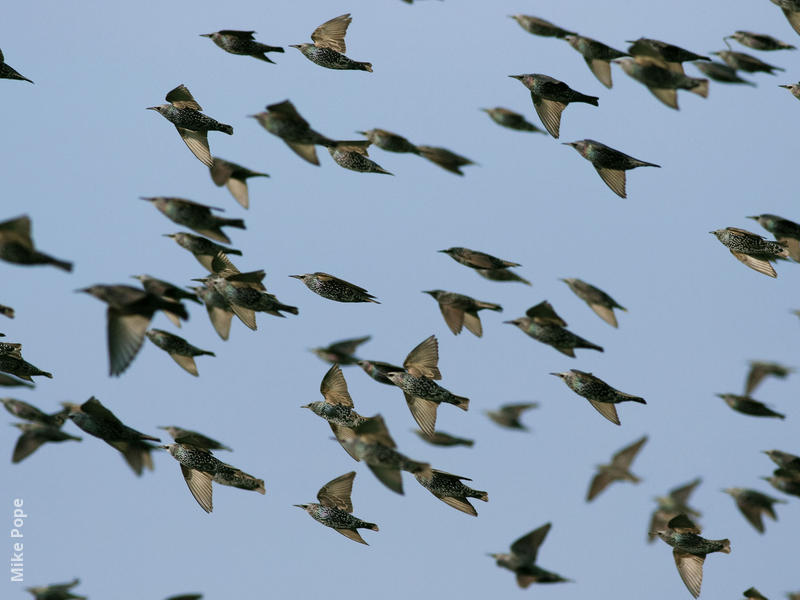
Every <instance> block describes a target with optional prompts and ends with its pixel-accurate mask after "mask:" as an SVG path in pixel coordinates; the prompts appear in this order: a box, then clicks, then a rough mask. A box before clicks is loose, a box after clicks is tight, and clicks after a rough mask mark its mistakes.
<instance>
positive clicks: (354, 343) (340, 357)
mask: <svg viewBox="0 0 800 600" xmlns="http://www.w3.org/2000/svg"><path fill="white" fill-rule="evenodd" d="M371 338H372V336H369V335H365V336H364V337H360V338H353V339H347V340H339V341H338V342H334V343H332V344H329V345H328V346H324V347H320V348H312V349H311V351H312V352H313V353H314V354H316V355H317V356H319V357H320V358H321V359H322V360H324V361H325V362H329V363H331V364H338V365H341V366H345V365H355V364H358V362H359V359H358V358H356V357H355V356H354V354H355V351H356V349H357V348H358V347H359V346H360V345H361V344H363V343H365V342H368V341H369V340H370V339H371Z"/></svg>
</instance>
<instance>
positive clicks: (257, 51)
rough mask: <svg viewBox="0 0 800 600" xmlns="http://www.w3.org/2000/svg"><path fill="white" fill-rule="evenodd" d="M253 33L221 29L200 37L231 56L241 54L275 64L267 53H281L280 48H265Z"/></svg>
mask: <svg viewBox="0 0 800 600" xmlns="http://www.w3.org/2000/svg"><path fill="white" fill-rule="evenodd" d="M254 33H255V31H236V30H234V29H223V30H221V31H217V32H215V33H201V34H200V37H207V38H210V39H211V41H212V42H214V43H215V44H216V45H217V46H219V47H220V48H222V49H223V50H225V52H230V53H231V54H241V55H244V56H252V57H253V58H257V59H258V60H263V61H264V62H268V63H272V64H273V65H274V64H275V61H273V60H270V59H269V57H267V52H283V48H281V47H280V46H267V45H266V44H262V43H260V42H257V41H255V39H254V38H253V34H254Z"/></svg>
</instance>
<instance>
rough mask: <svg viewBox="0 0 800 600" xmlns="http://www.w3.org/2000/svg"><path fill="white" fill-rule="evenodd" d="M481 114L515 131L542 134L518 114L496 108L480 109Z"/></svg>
mask: <svg viewBox="0 0 800 600" xmlns="http://www.w3.org/2000/svg"><path fill="white" fill-rule="evenodd" d="M481 110H482V111H483V112H485V113H486V114H487V115H489V116H490V117H491V118H492V121H494V122H495V123H497V124H498V125H501V126H503V127H507V128H508V129H514V130H516V131H534V132H536V133H544V131H542V130H541V129H539V128H538V127H537V126H536V125H534V124H533V123H529V122H528V121H527V119H525V117H524V116H523V115H521V114H519V113H518V112H514V111H513V110H509V109H507V108H502V107H500V106H497V107H495V108H482V109H481Z"/></svg>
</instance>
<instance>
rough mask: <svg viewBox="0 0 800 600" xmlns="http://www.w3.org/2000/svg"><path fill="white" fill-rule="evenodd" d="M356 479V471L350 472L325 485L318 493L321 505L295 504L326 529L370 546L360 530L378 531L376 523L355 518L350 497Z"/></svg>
mask: <svg viewBox="0 0 800 600" xmlns="http://www.w3.org/2000/svg"><path fill="white" fill-rule="evenodd" d="M355 477H356V472H355V471H350V472H349V473H345V474H344V475H340V476H339V477H337V478H336V479H332V480H331V481H329V482H328V483H326V484H325V485H323V486H322V487H321V488H320V490H319V492H317V500H319V503H318V504H317V503H316V502H312V503H309V504H295V506H296V507H298V508H302V509H303V510H304V511H306V512H307V513H308V514H309V515H311V517H312V518H313V519H314V520H315V521H319V522H320V523H322V524H323V525H325V526H326V527H330V528H331V529H334V530H336V531H338V532H339V533H341V534H342V535H343V536H344V537H346V538H348V539H351V540H353V541H354V542H358V543H359V544H364V545H367V546H368V545H369V544H367V542H365V541H364V538H362V537H361V535H360V534H359V533H358V530H359V529H370V530H372V531H378V526H377V525H376V524H375V523H367V522H366V521H362V520H361V519H359V518H357V517H354V516H353V515H352V514H351V513H352V512H353V502H352V501H351V500H350V496H351V494H352V492H353V479H355Z"/></svg>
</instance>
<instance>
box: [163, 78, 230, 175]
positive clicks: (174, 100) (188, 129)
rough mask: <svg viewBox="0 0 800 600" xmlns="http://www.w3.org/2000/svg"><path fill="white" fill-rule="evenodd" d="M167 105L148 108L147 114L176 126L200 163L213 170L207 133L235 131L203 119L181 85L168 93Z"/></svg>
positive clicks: (221, 124) (197, 106)
mask: <svg viewBox="0 0 800 600" xmlns="http://www.w3.org/2000/svg"><path fill="white" fill-rule="evenodd" d="M165 99H166V101H167V102H168V104H161V105H159V106H148V107H147V110H154V111H156V112H158V113H159V114H160V115H161V116H162V117H164V118H165V119H166V120H167V121H169V122H170V123H172V124H173V125H175V128H176V129H177V130H178V133H179V134H180V136H181V139H182V140H183V141H184V143H185V144H186V146H187V147H188V148H189V150H191V151H192V154H194V155H195V156H196V157H197V159H198V160H199V161H200V162H202V163H203V164H204V165H205V166H207V167H211V166H212V165H213V161H212V160H211V151H210V150H209V148H208V132H209V131H221V132H222V133H227V134H228V135H233V127H231V126H230V125H226V124H225V123H220V122H219V121H215V120H214V119H212V118H211V117H208V116H206V115H204V114H203V113H202V112H201V111H202V110H203V107H202V106H200V105H199V104H198V103H197V102H196V101H195V99H194V98H193V97H192V94H191V92H189V88H187V87H186V86H185V85H183V84H181V85H179V86H178V87H176V88H174V89H172V90H170V91H169V92H168V93H167V96H166V98H165Z"/></svg>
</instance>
